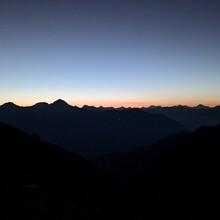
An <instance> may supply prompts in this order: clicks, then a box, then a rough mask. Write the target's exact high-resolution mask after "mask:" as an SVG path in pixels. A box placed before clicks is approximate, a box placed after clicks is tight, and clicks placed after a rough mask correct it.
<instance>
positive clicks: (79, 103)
mask: <svg viewBox="0 0 220 220" xmlns="http://www.w3.org/2000/svg"><path fill="white" fill-rule="evenodd" d="M57 99H58V98H57ZM57 99H52V100H51V99H49V100H46V101H44V100H42V101H38V100H36V101H34V100H25V101H24V100H19V101H16V102H15V101H13V100H9V101H2V102H1V104H0V105H2V104H4V103H7V102H13V103H14V104H16V105H18V106H32V105H34V104H36V103H39V102H47V103H49V104H51V103H53V102H54V101H56V100H57ZM63 100H64V101H66V102H67V103H68V104H69V105H72V106H78V107H83V106H84V105H88V106H95V107H99V106H103V107H115V108H118V107H126V108H128V107H131V108H141V107H149V106H151V105H154V106H163V107H167V106H177V105H187V106H191V107H193V106H197V105H199V104H202V105H206V106H210V107H214V106H217V105H219V104H220V102H218V100H203V101H202V100H200V101H192V100H190V101H189V100H188V101H187V100H182V101H181V100H157V101H156V100H155V101H115V100H71V99H65V98H64V99H63Z"/></svg>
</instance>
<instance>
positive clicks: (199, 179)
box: [97, 125, 220, 219]
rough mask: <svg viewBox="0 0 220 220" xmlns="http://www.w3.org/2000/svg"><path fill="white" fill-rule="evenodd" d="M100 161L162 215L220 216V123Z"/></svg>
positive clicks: (99, 163)
mask: <svg viewBox="0 0 220 220" xmlns="http://www.w3.org/2000/svg"><path fill="white" fill-rule="evenodd" d="M97 164H98V165H99V166H100V167H102V169H104V170H106V171H107V172H108V173H109V174H110V175H112V176H114V177H115V178H117V179H118V180H120V181H121V182H122V183H123V184H126V185H129V186H131V187H133V189H134V190H135V191H138V192H139V193H141V194H144V195H146V204H148V207H151V210H152V213H155V216H158V218H159V219H162V218H163V219H164V218H165V216H168V217H169V218H171V217H174V219H202V218H206V219H220V125H219V126H215V127H202V128H199V129H198V130H196V131H195V132H194V133H192V134H184V133H182V134H179V135H175V136H172V137H169V138H167V139H164V140H162V141H160V142H158V143H156V144H153V145H151V146H148V147H145V148H143V149H139V150H135V151H131V152H129V153H122V154H117V155H116V154H115V155H111V156H108V157H105V158H102V159H100V160H99V161H97Z"/></svg>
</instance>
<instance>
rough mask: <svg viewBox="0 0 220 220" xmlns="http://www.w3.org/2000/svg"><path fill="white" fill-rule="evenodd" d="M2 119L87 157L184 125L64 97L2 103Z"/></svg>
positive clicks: (128, 147) (121, 149) (122, 148)
mask: <svg viewBox="0 0 220 220" xmlns="http://www.w3.org/2000/svg"><path fill="white" fill-rule="evenodd" d="M0 120H1V121H3V122H5V123H7V124H10V125H13V126H15V127H17V128H19V129H22V130H23V131H25V132H28V133H30V134H32V133H37V134H38V135H39V136H40V137H41V138H42V140H46V141H49V142H52V143H55V144H57V145H59V146H62V147H64V148H65V149H67V150H69V151H72V152H75V153H77V154H79V155H82V156H83V157H85V158H87V159H94V158H97V157H99V156H103V155H105V154H109V153H112V152H126V151H129V150H131V149H134V148H136V147H140V146H145V145H146V144H149V143H152V142H154V141H156V140H158V139H161V138H163V137H166V136H167V135H170V134H173V133H176V132H179V131H182V130H184V129H185V128H184V127H183V126H181V125H180V124H179V123H178V122H176V121H174V120H172V119H169V118H167V117H166V116H164V115H158V114H151V113H146V112H143V111H141V110H139V109H126V110H124V111H118V110H115V109H111V110H102V111H97V110H94V109H91V110H90V109H85V108H77V107H73V106H70V105H68V104H67V103H66V102H64V101H62V100H58V101H56V102H54V103H52V104H50V105H49V104H47V103H38V104H36V105H34V106H31V107H19V106H15V105H14V104H12V103H7V104H5V105H2V106H0Z"/></svg>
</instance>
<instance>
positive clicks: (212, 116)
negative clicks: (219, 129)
mask: <svg viewBox="0 0 220 220" xmlns="http://www.w3.org/2000/svg"><path fill="white" fill-rule="evenodd" d="M142 110H144V111H146V112H149V113H156V114H163V115H166V116H167V117H169V118H172V119H174V120H176V121H178V122H180V123H181V124H182V125H184V126H185V127H187V128H188V129H189V131H193V130H195V129H197V128H199V127H201V126H204V125H208V126H214V125H217V124H219V123H220V110H219V107H218V106H216V107H213V108H210V107H208V106H204V105H198V106H196V107H189V106H181V105H179V106H172V107H160V106H158V107H157V106H154V107H149V108H142Z"/></svg>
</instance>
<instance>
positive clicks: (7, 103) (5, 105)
mask: <svg viewBox="0 0 220 220" xmlns="http://www.w3.org/2000/svg"><path fill="white" fill-rule="evenodd" d="M2 107H6V108H13V107H18V106H17V105H15V104H14V103H13V102H6V103H5V104H3V105H2Z"/></svg>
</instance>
